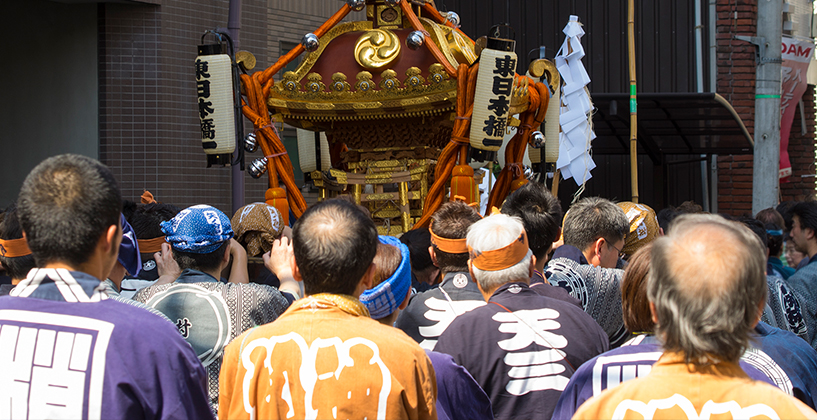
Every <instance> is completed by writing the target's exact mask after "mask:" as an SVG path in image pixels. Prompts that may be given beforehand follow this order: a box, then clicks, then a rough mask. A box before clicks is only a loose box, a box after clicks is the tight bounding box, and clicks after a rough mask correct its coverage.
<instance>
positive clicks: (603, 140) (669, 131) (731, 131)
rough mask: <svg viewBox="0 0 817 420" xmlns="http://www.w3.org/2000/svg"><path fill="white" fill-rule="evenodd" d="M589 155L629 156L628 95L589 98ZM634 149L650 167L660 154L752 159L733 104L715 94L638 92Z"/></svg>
mask: <svg viewBox="0 0 817 420" xmlns="http://www.w3.org/2000/svg"><path fill="white" fill-rule="evenodd" d="M592 100H593V104H594V105H595V107H596V113H595V114H594V115H593V124H594V126H593V128H594V130H595V132H596V136H597V138H596V139H595V140H593V153H594V154H600V155H605V154H607V155H620V154H628V153H629V151H630V112H629V109H630V108H629V101H630V96H629V95H628V94H626V93H596V94H593V95H592ZM637 134H638V146H639V153H645V154H647V155H649V156H650V158H652V160H653V162H656V163H658V162H661V161H663V155H693V154H694V155H697V154H752V151H753V149H754V142H753V140H752V136H751V135H750V134H749V131H748V130H746V126H745V125H743V121H741V119H740V116H739V115H738V113H737V112H735V109H734V108H732V105H730V104H729V102H727V101H726V99H724V98H723V97H722V96H721V95H718V94H717V93H711V92H710V93H676V92H673V93H639V94H638V133H637Z"/></svg>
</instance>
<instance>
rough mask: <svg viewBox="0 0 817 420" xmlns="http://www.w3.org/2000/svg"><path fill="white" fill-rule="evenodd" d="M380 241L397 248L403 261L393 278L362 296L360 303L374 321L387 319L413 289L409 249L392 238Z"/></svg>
mask: <svg viewBox="0 0 817 420" xmlns="http://www.w3.org/2000/svg"><path fill="white" fill-rule="evenodd" d="M378 239H380V243H382V244H385V245H391V246H394V247H397V248H398V249H399V250H400V257H401V260H400V266H398V267H397V270H395V271H394V274H392V275H391V277H389V278H388V279H386V280H384V281H383V282H382V283H380V284H378V285H377V286H375V287H374V288H372V289H369V290H366V291H365V292H363V294H361V295H360V301H361V302H362V303H363V304H364V305H366V309H368V310H369V313H370V314H371V316H372V319H380V318H385V317H387V316H389V315H391V314H392V313H393V312H394V311H396V310H397V308H398V307H399V306H400V304H402V303H403V300H404V299H405V298H406V295H407V294H408V291H409V288H410V287H411V264H410V261H411V258H410V257H409V249H408V247H407V246H406V245H405V244H403V243H402V242H400V240H399V239H397V238H395V237H392V236H384V235H380V236H378Z"/></svg>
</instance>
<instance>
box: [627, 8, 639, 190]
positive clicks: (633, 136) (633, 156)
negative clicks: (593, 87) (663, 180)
mask: <svg viewBox="0 0 817 420" xmlns="http://www.w3.org/2000/svg"><path fill="white" fill-rule="evenodd" d="M634 2H635V0H629V1H628V5H627V38H628V44H629V46H628V47H629V48H628V49H629V52H630V54H629V55H630V184H631V185H632V191H633V197H632V202H633V203H638V141H637V139H638V134H637V128H638V117H637V115H636V110H637V106H636V105H637V101H636V95H635V92H636V84H635V4H634Z"/></svg>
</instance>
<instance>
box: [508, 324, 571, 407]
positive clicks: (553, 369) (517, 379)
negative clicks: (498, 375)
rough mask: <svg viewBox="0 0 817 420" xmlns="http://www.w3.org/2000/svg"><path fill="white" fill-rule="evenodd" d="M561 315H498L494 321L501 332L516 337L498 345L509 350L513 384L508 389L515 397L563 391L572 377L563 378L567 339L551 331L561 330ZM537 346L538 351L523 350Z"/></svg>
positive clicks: (509, 374) (510, 374)
mask: <svg viewBox="0 0 817 420" xmlns="http://www.w3.org/2000/svg"><path fill="white" fill-rule="evenodd" d="M558 318H559V312H558V311H555V310H553V309H548V308H544V309H532V310H519V311H515V312H498V313H496V314H494V316H493V317H492V319H493V320H494V321H497V322H499V323H500V324H499V331H500V332H503V333H510V334H514V336H513V337H511V338H508V339H506V340H500V341H499V342H498V343H497V344H498V345H499V347H500V348H501V349H502V350H505V351H507V352H508V353H507V354H506V355H505V359H504V361H505V364H506V365H508V366H510V367H511V370H510V371H509V372H508V376H510V381H509V382H508V383H507V384H506V385H505V390H506V391H508V392H509V393H511V394H513V395H525V394H527V393H528V392H532V391H543V390H546V389H555V390H557V391H563V390H564V389H565V386H567V382H568V380H569V378H568V377H567V376H564V375H561V373H563V372H564V371H565V370H566V368H565V366H564V364H563V361H564V360H565V352H564V351H562V350H560V349H563V348H565V347H567V339H566V338H565V337H564V336H563V335H560V334H557V333H554V332H552V331H554V330H558V329H559V328H560V327H561V324H560V323H559V321H558ZM533 344H535V345H536V346H537V347H538V349H535V350H531V349H529V350H528V351H520V350H522V349H525V348H528V347H530V346H531V345H533Z"/></svg>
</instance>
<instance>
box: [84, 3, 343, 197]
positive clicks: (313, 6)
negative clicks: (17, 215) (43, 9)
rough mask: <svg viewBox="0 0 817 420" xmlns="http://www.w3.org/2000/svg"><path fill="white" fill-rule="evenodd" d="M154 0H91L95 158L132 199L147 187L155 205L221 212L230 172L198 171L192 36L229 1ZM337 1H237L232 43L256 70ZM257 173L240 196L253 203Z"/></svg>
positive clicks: (260, 185) (222, 21) (201, 158)
mask: <svg viewBox="0 0 817 420" xmlns="http://www.w3.org/2000/svg"><path fill="white" fill-rule="evenodd" d="M155 3H156V4H155V5H147V4H134V3H127V4H117V3H101V4H100V5H99V14H98V18H99V83H100V91H99V100H100V106H99V108H100V116H99V120H100V121H99V131H100V160H102V162H104V163H106V164H107V165H109V166H110V167H111V169H112V170H113V172H114V175H115V176H116V178H117V180H118V181H119V183H120V187H121V189H122V194H123V197H124V198H126V199H131V200H138V199H139V196H140V195H141V194H142V191H143V190H145V189H147V190H149V191H151V192H152V193H153V194H154V195H155V196H156V198H157V199H158V200H159V201H162V202H167V203H172V204H175V205H178V206H180V207H186V206H190V205H193V204H200V203H206V204H211V205H213V206H216V207H218V208H219V209H221V210H223V211H225V212H227V213H229V212H230V207H231V198H230V197H231V195H230V194H231V177H230V170H229V169H228V168H215V167H213V168H206V160H205V155H204V152H203V150H202V148H201V138H200V128H199V118H198V113H197V107H196V105H195V104H196V85H195V79H194V73H193V70H194V67H193V63H194V61H195V57H196V46H197V45H198V44H199V43H200V38H201V35H202V33H203V32H204V31H205V30H207V29H215V28H217V27H220V28H225V27H226V26H227V17H228V7H229V1H228V0H214V1H208V2H201V1H196V0H172V1H171V0H155ZM340 5H341V3H336V2H327V1H325V0H301V1H275V0H270V1H267V0H243V2H242V6H243V7H242V15H241V33H240V48H241V49H243V50H247V51H250V52H252V53H253V54H254V55H255V56H256V59H257V63H258V64H257V67H256V69H255V70H262V69H264V68H266V67H268V66H270V65H271V64H273V63H274V62H275V61H274V60H276V59H277V58H278V57H279V56H280V53H281V52H280V51H279V49H280V47H279V45H280V43H279V41H280V40H287V41H291V42H299V41H300V39H301V37H302V36H303V34H305V33H307V32H311V31H313V30H314V29H315V28H317V27H318V26H319V25H320V24H321V23H323V22H324V21H325V20H326V18H327V17H329V16H330V15H331V14H332V13H334V12H335V11H336V10H337V8H339V7H340ZM245 127H246V128H247V130H249V129H251V126H250V125H249V124H245ZM256 155H257V153H256ZM255 157H258V156H251V155H248V156H247V163H249V162H251V161H252V159H253V158H255ZM265 180H266V177H263V178H262V179H253V178H251V177H250V176H249V175H247V174H246V173H245V186H246V195H245V197H246V199H245V201H246V202H253V201H263V199H264V191H265V190H266V188H267V185H266V182H265Z"/></svg>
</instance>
